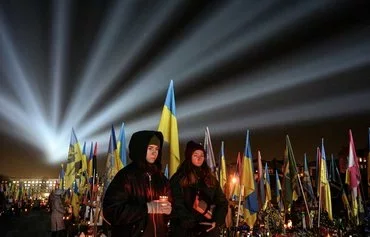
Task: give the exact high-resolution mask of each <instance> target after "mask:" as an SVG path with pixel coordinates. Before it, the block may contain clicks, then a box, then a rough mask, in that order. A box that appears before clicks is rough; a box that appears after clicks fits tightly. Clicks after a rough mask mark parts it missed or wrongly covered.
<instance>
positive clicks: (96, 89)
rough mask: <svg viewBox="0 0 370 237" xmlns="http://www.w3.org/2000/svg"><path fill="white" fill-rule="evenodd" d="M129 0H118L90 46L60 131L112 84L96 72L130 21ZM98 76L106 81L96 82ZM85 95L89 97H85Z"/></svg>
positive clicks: (75, 123)
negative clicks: (124, 26)
mask: <svg viewBox="0 0 370 237" xmlns="http://www.w3.org/2000/svg"><path fill="white" fill-rule="evenodd" d="M129 2H130V1H120V0H116V2H115V4H113V6H112V7H111V8H110V11H109V13H108V14H107V16H108V17H107V18H106V19H104V21H103V23H102V24H101V27H100V30H99V33H98V34H97V37H96V40H95V41H94V44H93V46H92V47H91V50H90V55H88V57H87V59H88V60H87V63H86V66H85V69H84V70H83V73H82V76H80V78H81V79H80V83H79V84H78V85H76V87H75V88H76V89H75V90H74V92H73V95H72V98H71V100H70V103H69V105H68V108H67V111H66V114H67V116H66V117H65V120H64V123H63V125H62V129H61V131H66V130H68V129H69V128H70V126H71V124H74V126H77V125H78V123H79V122H80V121H81V119H83V117H84V116H85V115H86V113H87V112H88V111H89V109H91V107H92V106H93V104H94V103H95V102H96V100H97V98H99V97H100V96H101V95H102V94H104V93H105V92H106V90H107V89H108V87H109V86H110V84H111V83H112V79H110V80H109V78H104V79H103V78H99V77H98V76H97V74H98V72H99V70H101V63H102V62H103V60H104V59H105V58H106V54H107V52H108V50H109V49H110V48H111V47H112V46H113V45H114V44H113V41H114V40H115V38H116V36H117V35H118V33H119V32H120V31H121V30H124V29H123V28H122V26H123V25H124V24H127V22H128V21H129V20H130V18H128V17H127V14H129V13H130V7H129V5H128V3H129ZM96 79H99V80H100V81H103V82H104V83H99V85H97V84H96V82H95V80H96ZM113 79H114V78H113ZM86 98H89V99H88V100H86Z"/></svg>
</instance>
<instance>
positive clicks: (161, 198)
mask: <svg viewBox="0 0 370 237" xmlns="http://www.w3.org/2000/svg"><path fill="white" fill-rule="evenodd" d="M167 201H168V197H167V196H159V202H163V203H161V205H162V206H167Z"/></svg>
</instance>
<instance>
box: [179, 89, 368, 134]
mask: <svg viewBox="0 0 370 237" xmlns="http://www.w3.org/2000/svg"><path fill="white" fill-rule="evenodd" d="M358 101H370V91H368V90H367V91H362V92H357V93H352V94H348V95H338V96H336V97H331V98H328V99H325V100H323V101H316V102H308V103H303V104H302V103H301V104H298V105H294V106H289V107H286V108H284V107H283V108H281V107H279V108H276V109H274V110H271V109H269V110H268V111H267V112H264V113H260V114H254V113H253V111H247V110H246V111H245V116H238V117H237V118H230V119H228V120H227V121H222V122H217V121H215V122H213V123H210V124H207V125H204V126H203V127H202V128H204V127H205V126H208V127H210V128H212V134H214V135H219V134H222V135H227V134H230V133H234V132H237V131H240V133H241V134H242V133H243V131H245V130H246V129H247V128H248V129H261V128H269V127H273V126H276V125H280V124H294V123H298V122H299V123H302V122H308V121H312V120H316V119H324V118H333V117H336V116H343V115H350V114H353V113H357V112H364V111H370V107H369V105H368V104H366V103H357V102H358ZM354 102H355V103H354ZM252 114H253V115H252ZM201 134H202V129H200V128H199V127H194V126H193V127H186V128H184V129H183V131H181V138H182V139H189V138H191V137H196V136H200V135H201Z"/></svg>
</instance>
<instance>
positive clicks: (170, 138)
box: [158, 80, 180, 177]
mask: <svg viewBox="0 0 370 237" xmlns="http://www.w3.org/2000/svg"><path fill="white" fill-rule="evenodd" d="M158 131H160V132H162V134H163V139H164V141H165V142H167V143H168V144H169V147H170V156H169V175H170V177H171V176H172V175H173V174H174V173H175V172H176V170H177V167H178V166H179V165H180V149H179V132H178V128H177V119H176V105H175V92H174V88H173V81H172V80H171V82H170V86H169V88H168V91H167V96H166V100H165V103H164V106H163V110H162V115H161V119H160V121H159V126H158Z"/></svg>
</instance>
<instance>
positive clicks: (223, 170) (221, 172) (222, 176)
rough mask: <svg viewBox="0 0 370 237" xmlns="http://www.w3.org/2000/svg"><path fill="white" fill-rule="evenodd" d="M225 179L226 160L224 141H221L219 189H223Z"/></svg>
mask: <svg viewBox="0 0 370 237" xmlns="http://www.w3.org/2000/svg"><path fill="white" fill-rule="evenodd" d="M226 180H227V174H226V161H225V152H224V141H222V142H221V170H220V186H221V189H222V190H224V191H225V185H226Z"/></svg>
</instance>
